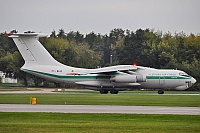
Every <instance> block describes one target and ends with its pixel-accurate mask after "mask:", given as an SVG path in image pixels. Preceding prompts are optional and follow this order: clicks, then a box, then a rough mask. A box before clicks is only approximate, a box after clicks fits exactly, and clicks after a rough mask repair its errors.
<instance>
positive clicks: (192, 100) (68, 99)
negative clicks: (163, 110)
mask: <svg viewBox="0 0 200 133" xmlns="http://www.w3.org/2000/svg"><path fill="white" fill-rule="evenodd" d="M152 93H153V92H149V93H148V92H137V93H136V92H134V93H128V92H123V93H120V94H117V95H111V94H107V95H101V94H99V93H98V92H89V93H88V92H87V91H83V92H82V93H80V92H78V93H74V92H70V93H55V94H0V104H29V102H30V97H36V98H37V104H54V105H57V104H60V105H61V104H67V105H125V106H182V107H200V96H199V95H158V94H156V93H155V92H154V94H152Z"/></svg>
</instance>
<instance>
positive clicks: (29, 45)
mask: <svg viewBox="0 0 200 133" xmlns="http://www.w3.org/2000/svg"><path fill="white" fill-rule="evenodd" d="M46 36H47V35H44V34H40V33H23V34H14V35H11V36H9V37H11V38H12V39H13V40H14V42H15V44H16V45H17V48H18V49H19V51H20V53H21V55H22V57H23V58H24V60H25V64H27V65H28V64H38V65H52V66H58V65H62V64H61V63H59V62H58V61H56V60H55V59H54V58H53V57H52V56H51V55H50V53H49V52H48V51H47V50H46V49H45V48H44V47H43V45H42V44H41V43H40V42H39V41H38V38H39V37H46Z"/></svg>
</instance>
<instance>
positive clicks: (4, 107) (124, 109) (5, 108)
mask: <svg viewBox="0 0 200 133" xmlns="http://www.w3.org/2000/svg"><path fill="white" fill-rule="evenodd" d="M0 112H48V113H119V114H180V115H200V107H164V106H105V105H28V104H0Z"/></svg>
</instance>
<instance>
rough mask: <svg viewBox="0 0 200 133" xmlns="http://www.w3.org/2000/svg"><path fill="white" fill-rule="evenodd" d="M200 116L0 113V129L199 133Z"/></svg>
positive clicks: (34, 132)
mask: <svg viewBox="0 0 200 133" xmlns="http://www.w3.org/2000/svg"><path fill="white" fill-rule="evenodd" d="M199 123H200V116H187V115H144V114H142V115H138V114H58V113H0V129H1V130H0V132H6V133H13V132H16V133H22V132H23V133H26V132H31V133H38V132H53V133H55V132H59V133H61V132H84V133H106V132H107V133H111V132H112V133H114V132H116V133H125V132H130V133H133V132H140V133H147V132H149V133H150V132H152V133H156V132H162V133H166V132H167V133H177V132H180V133H188V132H191V133H197V132H199V131H200V124H199Z"/></svg>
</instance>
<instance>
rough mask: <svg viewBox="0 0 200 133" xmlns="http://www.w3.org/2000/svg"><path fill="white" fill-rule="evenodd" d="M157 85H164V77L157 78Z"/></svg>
mask: <svg viewBox="0 0 200 133" xmlns="http://www.w3.org/2000/svg"><path fill="white" fill-rule="evenodd" d="M159 84H160V85H161V86H163V85H165V77H164V76H160V77H159Z"/></svg>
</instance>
